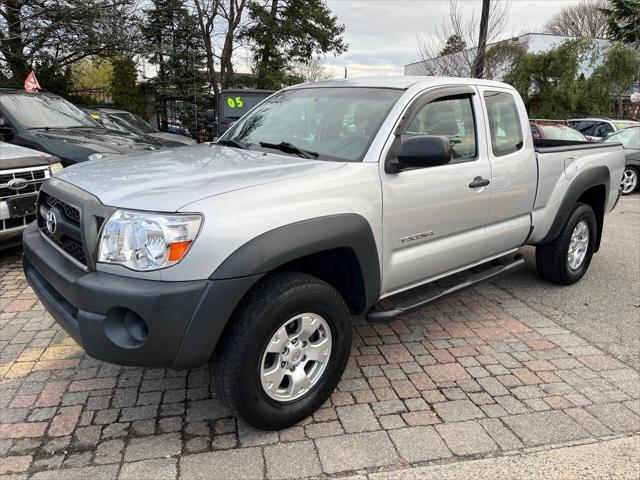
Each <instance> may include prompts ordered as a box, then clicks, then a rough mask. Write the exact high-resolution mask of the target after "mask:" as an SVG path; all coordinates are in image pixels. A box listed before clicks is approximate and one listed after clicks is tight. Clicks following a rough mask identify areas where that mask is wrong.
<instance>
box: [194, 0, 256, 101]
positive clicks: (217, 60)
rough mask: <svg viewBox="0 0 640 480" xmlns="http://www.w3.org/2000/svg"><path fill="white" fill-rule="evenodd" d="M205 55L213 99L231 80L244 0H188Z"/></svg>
mask: <svg viewBox="0 0 640 480" xmlns="http://www.w3.org/2000/svg"><path fill="white" fill-rule="evenodd" d="M192 1H193V5H194V7H195V11H196V13H197V14H198V18H199V22H200V34H201V36H202V42H203V44H204V47H205V52H206V57H207V77H208V80H209V83H210V84H211V88H212V90H213V92H214V96H215V98H216V99H217V98H218V95H219V94H220V90H221V89H224V88H226V87H227V86H228V85H229V84H230V82H231V81H232V80H233V75H234V69H233V53H234V51H235V49H236V48H237V47H238V45H239V37H240V32H241V30H242V25H243V22H244V21H245V16H244V11H245V8H246V6H247V0H192Z"/></svg>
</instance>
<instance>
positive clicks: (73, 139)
mask: <svg viewBox="0 0 640 480" xmlns="http://www.w3.org/2000/svg"><path fill="white" fill-rule="evenodd" d="M30 133H31V134H32V135H34V136H36V137H40V138H42V139H46V140H56V141H60V142H65V143H69V144H72V145H76V146H80V147H84V148H88V149H90V150H94V151H96V152H104V153H114V154H126V153H131V152H132V151H153V150H160V149H163V148H165V147H164V145H163V144H162V142H160V141H158V140H156V139H153V138H151V137H149V138H144V139H143V138H140V137H136V136H135V135H129V134H127V133H124V132H116V131H113V130H107V129H106V128H68V129H53V128H52V129H48V130H44V129H42V130H31V131H30Z"/></svg>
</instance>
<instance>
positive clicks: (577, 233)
mask: <svg viewBox="0 0 640 480" xmlns="http://www.w3.org/2000/svg"><path fill="white" fill-rule="evenodd" d="M588 247H589V227H588V226H587V222H585V221H584V220H583V221H581V222H578V224H577V225H576V228H574V229H573V233H572V234H571V241H570V242H569V253H568V254H567V262H568V263H569V268H570V269H571V270H577V269H578V268H580V266H581V265H582V263H583V262H584V258H585V257H586V256H587V248H588Z"/></svg>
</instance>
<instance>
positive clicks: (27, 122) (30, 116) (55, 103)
mask: <svg viewBox="0 0 640 480" xmlns="http://www.w3.org/2000/svg"><path fill="white" fill-rule="evenodd" d="M0 105H2V107H3V108H4V109H6V110H7V111H8V112H9V114H11V116H12V117H13V118H14V119H15V120H16V122H18V123H19V124H20V125H21V126H22V127H23V128H27V129H33V128H82V127H91V128H102V126H101V125H100V124H99V123H98V122H96V121H95V120H94V119H93V118H91V117H90V116H89V115H88V114H86V113H85V112H83V111H82V110H80V109H79V108H78V107H76V106H75V105H73V104H71V103H69V102H68V101H66V100H65V99H64V98H60V97H56V96H53V95H37V94H35V95H34V94H25V93H18V94H4V95H1V96H0Z"/></svg>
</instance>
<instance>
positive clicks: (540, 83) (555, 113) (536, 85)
mask: <svg viewBox="0 0 640 480" xmlns="http://www.w3.org/2000/svg"><path fill="white" fill-rule="evenodd" d="M639 66H640V61H639V60H638V56H637V54H636V52H635V51H633V50H632V49H629V48H627V47H624V46H623V45H614V46H613V47H611V48H609V49H608V50H606V51H605V52H601V51H600V50H599V48H598V46H597V43H595V42H593V41H591V40H588V39H578V40H571V41H567V42H564V43H562V44H560V45H558V46H557V47H556V48H554V49H552V50H549V51H546V52H541V53H522V54H521V55H520V56H518V57H517V58H516V60H515V61H514V63H513V67H512V69H511V70H510V71H509V73H507V75H506V76H505V78H504V81H505V82H507V83H510V84H511V85H513V86H514V87H515V88H516V89H517V90H518V92H519V93H520V95H521V96H522V99H523V100H524V103H525V105H526V106H527V110H528V112H529V114H530V115H531V117H541V118H545V117H546V118H563V117H564V118H566V117H570V116H574V115H609V114H610V112H611V106H612V102H613V101H614V99H615V97H616V96H618V95H620V94H622V93H625V92H627V91H628V90H629V89H630V88H631V86H632V85H633V83H634V81H635V80H637V76H638V67H639ZM585 69H593V71H592V73H591V75H590V76H589V77H588V78H587V77H586V76H585V75H584V73H583V72H584V71H585Z"/></svg>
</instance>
